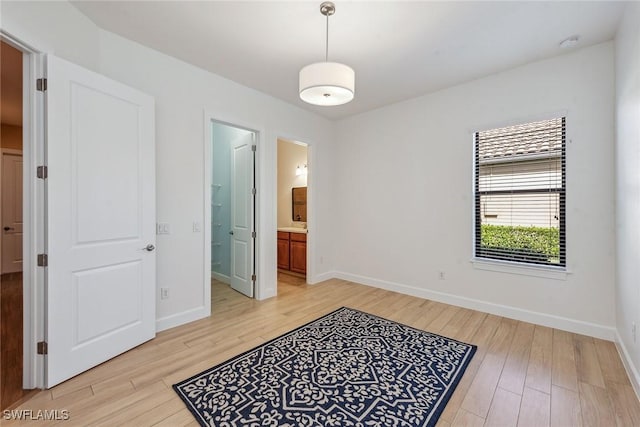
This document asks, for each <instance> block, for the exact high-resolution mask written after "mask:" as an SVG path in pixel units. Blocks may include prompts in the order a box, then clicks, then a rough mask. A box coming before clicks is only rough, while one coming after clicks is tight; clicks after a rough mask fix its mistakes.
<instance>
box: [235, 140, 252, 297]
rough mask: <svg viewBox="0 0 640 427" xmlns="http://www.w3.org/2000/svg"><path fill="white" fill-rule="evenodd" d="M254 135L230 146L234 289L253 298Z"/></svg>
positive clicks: (236, 141)
mask: <svg viewBox="0 0 640 427" xmlns="http://www.w3.org/2000/svg"><path fill="white" fill-rule="evenodd" d="M254 138H255V134H254V133H252V132H250V133H247V134H245V135H243V136H241V137H239V138H237V139H236V140H234V141H233V142H232V143H231V231H230V233H231V287H232V288H233V289H235V290H236V291H238V292H241V293H243V294H245V295H246V296H248V297H251V298H253V280H252V278H251V276H252V275H253V257H254V249H253V248H254V244H253V243H254V240H253V238H252V236H251V233H252V231H254V230H253V215H254V211H253V194H252V189H253V165H254V162H253V150H252V145H253V142H254Z"/></svg>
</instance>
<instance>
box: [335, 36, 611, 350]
mask: <svg viewBox="0 0 640 427" xmlns="http://www.w3.org/2000/svg"><path fill="white" fill-rule="evenodd" d="M613 53H614V50H613V43H611V42H608V43H604V44H600V45H597V46H594V47H590V48H585V49H582V50H578V51H575V52H571V53H569V54H566V55H562V56H558V57H555V58H552V59H548V60H544V61H539V62H535V63H531V64H528V65H525V66H522V67H519V68H515V69H512V70H510V71H506V72H503V73H499V74H495V75H491V76H488V77H486V78H482V79H480V80H476V81H473V82H470V83H467V84H462V85H459V86H455V87H452V88H449V89H446V90H443V91H440V92H437V93H433V94H430V95H426V96H422V97H419V98H415V99H412V100H409V101H406V102H402V103H398V104H395V105H391V106H387V107H384V108H380V109H378V110H375V111H371V112H368V113H364V114H361V115H358V116H355V117H352V118H348V119H345V120H342V121H340V122H338V123H337V128H336V159H337V165H336V166H335V174H336V176H335V180H336V182H339V183H340V185H339V186H336V187H335V197H334V204H335V207H336V213H337V214H338V216H339V217H338V218H336V224H337V233H336V234H335V236H336V237H335V239H336V242H335V248H336V258H337V259H338V260H339V261H338V262H337V265H336V268H337V269H338V273H337V274H338V276H339V277H343V278H345V279H351V280H355V281H358V282H362V283H368V284H372V285H376V286H381V287H385V288H390V289H396V290H400V291H402V292H407V293H410V294H414V295H420V296H424V297H428V298H434V299H437V300H442V301H446V302H450V303H454V304H458V305H463V306H468V307H472V308H478V309H481V310H484V311H489V312H494V313H499V314H505V315H508V316H511V317H515V318H520V319H523V320H529V321H534V322H537V323H542V324H547V325H553V326H557V327H561V328H563V329H569V330H574V331H578V332H582V333H589V334H593V335H598V336H604V337H607V338H613V335H614V331H613V326H614V325H615V316H614V298H613V295H614V283H613V282H614V281H613V277H614V249H615V247H614V240H615V239H614V204H613V203H614V201H613V194H614V191H613V190H614V183H613V136H614V135H613V99H614V83H613V82H614V69H613ZM425 78H428V76H425ZM563 110H564V111H566V116H567V141H568V143H567V267H568V270H569V271H570V274H568V275H566V279H565V280H553V279H549V278H541V277H534V276H528V275H522V274H512V273H504V272H495V271H485V270H480V269H476V268H474V265H472V263H470V259H471V258H472V213H473V194H472V162H473V158H472V153H473V142H472V133H473V131H475V130H478V129H484V128H487V127H491V126H496V127H497V126H500V125H505V124H513V122H519V121H527V120H531V119H537V118H539V117H540V115H544V114H547V113H553V112H558V111H563ZM440 271H442V272H444V274H445V278H444V280H440V279H439V272H440Z"/></svg>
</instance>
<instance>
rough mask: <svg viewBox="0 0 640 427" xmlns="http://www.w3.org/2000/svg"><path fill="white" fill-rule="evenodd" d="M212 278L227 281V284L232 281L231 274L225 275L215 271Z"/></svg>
mask: <svg viewBox="0 0 640 427" xmlns="http://www.w3.org/2000/svg"><path fill="white" fill-rule="evenodd" d="M211 278H212V279H216V280H218V281H220V282H222V283H226V284H227V285H228V284H230V283H231V278H230V277H229V276H225V275H224V274H220V273H216V272H215V271H212V272H211Z"/></svg>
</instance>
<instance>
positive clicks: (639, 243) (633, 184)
mask: <svg viewBox="0 0 640 427" xmlns="http://www.w3.org/2000/svg"><path fill="white" fill-rule="evenodd" d="M639 22H640V3H637V2H632V3H630V4H629V5H628V6H627V9H626V10H625V13H624V17H623V20H622V23H621V25H620V28H619V30H618V34H617V36H616V132H617V133H616V158H615V164H616V220H617V248H616V249H617V250H616V253H617V264H616V275H617V280H616V282H617V283H616V309H617V310H616V314H617V319H616V326H617V329H618V341H619V345H620V346H621V347H622V349H623V354H624V356H625V357H624V359H626V362H627V367H628V370H629V371H630V373H631V377H632V379H633V382H634V385H635V387H636V391H637V392H638V394H640V375H639V373H638V372H639V371H640V26H638V23H639ZM632 322H635V323H636V325H637V327H638V331H637V332H636V334H637V341H636V342H634V340H633V337H632V334H631V323H632Z"/></svg>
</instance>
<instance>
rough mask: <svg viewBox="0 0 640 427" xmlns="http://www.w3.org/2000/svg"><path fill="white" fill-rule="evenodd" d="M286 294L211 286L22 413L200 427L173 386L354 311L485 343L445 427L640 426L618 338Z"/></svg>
mask: <svg viewBox="0 0 640 427" xmlns="http://www.w3.org/2000/svg"><path fill="white" fill-rule="evenodd" d="M278 289H279V294H278V297H277V298H272V299H269V300H266V301H255V300H251V299H247V298H245V297H244V296H242V295H240V294H238V293H236V292H235V291H233V290H231V289H230V288H229V287H228V286H226V285H224V284H221V283H214V284H213V291H212V301H213V305H212V311H213V314H212V316H211V317H210V318H207V319H203V320H200V321H197V322H194V323H190V324H188V325H184V326H180V327H178V328H174V329H171V330H168V331H165V332H161V333H159V334H158V337H157V338H156V339H154V340H152V341H150V342H148V343H146V344H144V345H142V346H140V347H137V348H135V349H133V350H131V351H129V352H127V353H125V354H123V355H121V356H118V357H116V358H115V359H113V360H111V361H109V362H106V363H104V364H102V365H100V366H98V367H96V368H94V369H92V370H90V371H88V372H86V373H84V374H82V375H79V376H77V377H75V378H73V379H71V380H69V381H67V382H65V383H63V384H61V385H59V386H57V387H55V388H53V389H51V390H47V391H43V392H39V393H38V394H36V395H35V396H34V397H32V398H31V399H30V400H28V401H27V402H25V403H23V404H22V405H21V406H20V407H19V408H20V409H32V410H38V409H49V410H51V409H58V410H63V409H65V410H68V411H69V415H70V417H71V419H70V421H63V422H58V423H60V424H62V425H109V426H114V425H132V426H147V425H155V426H182V425H194V426H195V425H196V423H195V421H194V419H193V418H192V416H191V414H190V413H189V412H188V411H187V409H186V408H185V406H184V405H183V403H182V401H181V400H180V399H179V398H178V396H177V395H176V394H175V393H174V392H173V390H172V389H171V385H172V384H174V383H176V382H178V381H180V380H183V379H185V378H187V377H190V376H192V375H194V374H196V373H198V372H200V371H202V370H204V369H207V368H209V367H211V366H213V365H215V364H218V363H220V362H223V361H224V360H226V359H228V358H230V357H232V356H234V355H236V354H238V353H240V352H243V351H246V350H249V349H250V348H252V347H255V346H256V345H259V344H261V343H263V342H265V341H267V340H269V339H271V338H274V337H276V336H278V335H280V334H283V333H285V332H287V331H289V330H291V329H292V328H294V327H296V326H299V325H302V324H304V323H306V322H309V321H311V320H313V319H315V318H317V317H319V316H321V315H323V314H325V313H328V312H330V311H332V310H334V309H336V308H339V307H340V306H348V307H353V308H356V309H360V310H363V311H367V312H369V313H372V314H376V315H379V316H383V317H386V318H388V319H392V320H396V321H398V322H402V323H405V324H408V325H411V326H413V327H416V328H420V329H424V330H427V331H431V332H435V333H439V334H442V335H446V336H448V337H451V338H455V339H458V340H462V341H466V342H470V343H473V344H476V345H478V351H477V353H476V355H475V356H474V358H473V360H472V362H471V364H470V366H469V368H468V369H467V371H466V373H465V375H464V377H463V379H462V381H461V382H460V384H459V386H458V388H457V389H456V392H455V394H454V395H453V397H452V399H451V400H450V402H449V404H448V405H447V408H446V409H445V411H444V413H443V414H442V416H441V418H440V421H439V424H438V425H439V426H449V425H455V426H462V425H477V426H481V425H487V426H510V425H512V426H516V425H519V426H535V427H539V426H545V425H553V426H579V425H584V426H615V425H618V426H640V403H639V401H638V398H637V397H636V395H635V394H634V392H633V389H632V388H631V385H630V383H629V380H628V377H627V375H626V374H625V371H624V368H623V366H622V363H621V360H620V357H619V356H618V354H617V352H616V348H615V346H614V344H613V343H611V342H608V341H603V340H599V339H594V338H590V337H586V336H581V335H576V334H572V333H567V332H563V331H559V330H556V329H550V328H546V327H541V326H536V325H532V324H530V323H524V322H518V321H514V320H510V319H506V318H501V317H498V316H493V315H488V314H485V313H480V312H477V311H473V310H466V309H462V308H458V307H454V306H450V305H446V304H440V303H437V302H433V301H428V300H423V299H420V298H414V297H410V296H406V295H401V294H397V293H394V292H388V291H384V290H380V289H376V288H371V287H366V286H362V285H357V284H354V283H350V282H345V281H341V280H330V281H327V282H324V283H322V284H318V285H313V286H307V285H305V284H304V282H303V281H302V280H300V279H297V278H292V277H290V276H286V275H279V285H278ZM0 416H1V414H0ZM18 424H19V423H17V422H14V421H3V425H7V426H9V425H18ZM34 424H36V423H34ZM49 424H52V423H47V422H42V421H40V422H37V424H36V425H38V426H44V425H49ZM54 424H55V423H54Z"/></svg>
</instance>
